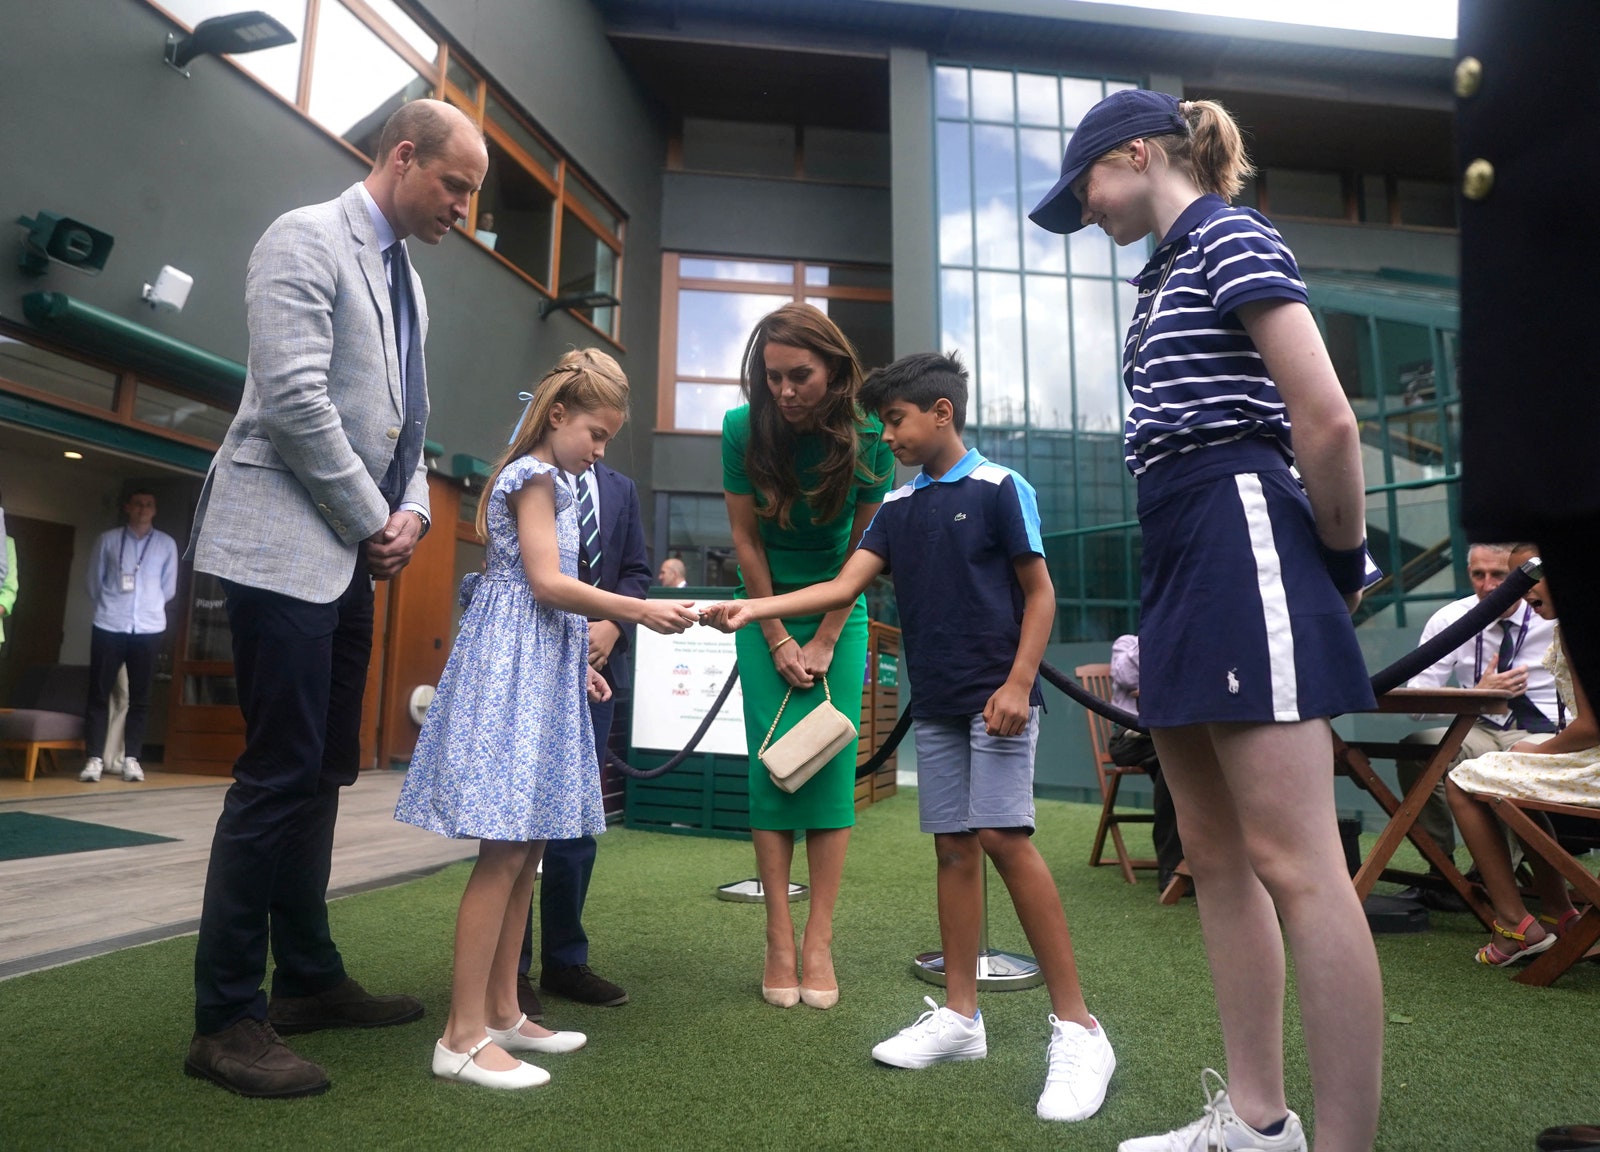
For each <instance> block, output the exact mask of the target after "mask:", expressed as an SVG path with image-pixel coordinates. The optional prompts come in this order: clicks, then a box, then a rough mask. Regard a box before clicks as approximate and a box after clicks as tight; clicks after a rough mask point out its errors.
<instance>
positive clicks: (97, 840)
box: [0, 812, 173, 860]
mask: <svg viewBox="0 0 1600 1152" xmlns="http://www.w3.org/2000/svg"><path fill="white" fill-rule="evenodd" d="M171 839H173V837H171V836H153V835H151V834H150V833H149V832H129V831H128V830H127V829H126V828H109V827H107V826H106V825H104V824H85V823H84V822H83V821H82V820H63V819H61V818H60V817H58V816H39V815H37V814H35V813H33V812H0V860H25V859H27V858H28V857H30V856H60V855H61V854H62V853H64V852H98V851H100V850H101V849H102V848H129V847H132V846H133V845H135V844H160V843H162V842H163V841H166V840H171Z"/></svg>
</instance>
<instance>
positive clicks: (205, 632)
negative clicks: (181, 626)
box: [184, 572, 233, 704]
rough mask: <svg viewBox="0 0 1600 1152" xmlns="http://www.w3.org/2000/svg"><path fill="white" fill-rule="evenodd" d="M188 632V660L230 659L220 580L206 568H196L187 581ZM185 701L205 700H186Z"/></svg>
mask: <svg viewBox="0 0 1600 1152" xmlns="http://www.w3.org/2000/svg"><path fill="white" fill-rule="evenodd" d="M189 595H190V596H191V597H192V598H193V599H192V601H191V603H190V605H189V636H188V640H187V642H186V643H185V644H184V657H185V659H187V660H190V661H195V662H199V661H211V660H216V661H219V662H221V663H225V664H231V663H233V633H232V632H231V631H230V630H229V628H228V606H227V601H226V599H225V598H224V596H223V593H222V581H221V580H220V579H218V578H217V577H216V576H213V575H211V574H210V573H209V572H196V573H195V574H194V581H193V582H192V584H191V585H190V589H189ZM185 703H189V704H201V703H209V701H205V700H186V701H185Z"/></svg>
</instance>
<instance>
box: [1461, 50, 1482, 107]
mask: <svg viewBox="0 0 1600 1152" xmlns="http://www.w3.org/2000/svg"><path fill="white" fill-rule="evenodd" d="M1482 84H1483V62H1482V61H1481V60H1479V59H1478V58H1477V57H1476V56H1463V57H1462V58H1461V62H1460V63H1459V64H1457V65H1456V95H1457V96H1459V97H1461V99H1463V100H1466V99H1468V98H1469V97H1472V96H1476V95H1477V94H1478V89H1479V88H1480V87H1481V86H1482Z"/></svg>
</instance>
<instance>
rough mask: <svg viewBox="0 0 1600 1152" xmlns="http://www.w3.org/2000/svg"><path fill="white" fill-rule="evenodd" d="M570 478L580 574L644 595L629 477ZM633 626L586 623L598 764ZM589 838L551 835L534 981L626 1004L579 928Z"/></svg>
mask: <svg viewBox="0 0 1600 1152" xmlns="http://www.w3.org/2000/svg"><path fill="white" fill-rule="evenodd" d="M567 481H568V483H569V484H572V483H575V484H576V486H577V488H576V491H575V493H574V495H575V496H576V497H577V507H578V513H579V519H580V524H579V526H578V575H579V577H580V578H581V579H585V580H588V581H589V582H590V583H591V584H594V585H595V586H596V587H598V588H600V589H601V590H602V591H605V592H615V593H616V594H617V595H619V596H635V597H638V598H639V599H641V600H642V599H644V594H645V591H646V590H647V589H648V588H649V587H650V559H649V556H648V555H647V554H646V552H645V546H644V524H643V522H642V521H641V520H640V518H639V490H638V489H637V488H636V487H634V483H633V481H632V480H630V479H628V477H626V476H624V475H623V474H622V473H621V472H618V471H616V470H615V469H613V468H609V467H607V466H606V465H605V464H603V463H601V462H600V461H598V460H597V461H595V463H594V465H593V466H592V467H591V468H589V469H588V470H587V471H585V472H581V473H579V474H578V475H577V476H575V477H568V478H567ZM632 647H633V628H632V627H631V626H630V627H624V626H622V625H619V624H616V623H613V622H612V621H610V620H591V621H589V663H590V665H591V666H593V667H594V669H595V670H596V671H597V672H599V673H600V674H601V675H602V676H604V677H605V678H606V683H607V684H609V685H611V693H612V694H611V697H610V698H609V699H607V700H604V701H598V702H597V701H595V700H592V699H591V700H590V701H589V717H590V719H591V720H592V721H593V722H594V744H595V753H596V756H597V760H598V763H599V764H600V766H601V767H602V768H603V767H604V766H605V762H606V743H607V741H608V740H609V738H610V735H611V720H612V717H613V716H615V714H616V709H617V704H618V702H619V701H620V700H623V699H624V698H625V697H627V695H628V694H629V691H630V689H631V685H632V682H631V681H630V679H629V671H630V665H629V651H630V650H631V649H632ZM594 858H595V839H594V837H593V836H580V837H579V838H578V839H576V840H549V841H546V843H545V849H544V872H543V874H542V876H541V877H540V882H539V966H540V972H539V986H540V987H541V988H543V989H545V990H546V991H548V992H554V993H556V994H557V995H559V996H565V997H566V998H567V999H569V1000H577V1001H579V1002H580V1003H584V1004H600V1005H604V1006H605V1007H608V1008H614V1007H616V1006H617V1005H619V1004H626V1003H627V1002H628V993H627V992H626V991H624V990H623V989H622V988H621V987H620V986H618V985H616V984H613V983H612V982H611V981H610V980H607V979H605V978H604V977H602V976H600V975H599V974H597V973H596V972H595V971H594V970H593V969H591V968H590V967H589V937H588V935H587V934H586V933H585V932H584V930H583V905H584V901H585V900H586V899H587V898H588V895H589V878H590V877H591V876H592V875H593V874H594ZM532 967H533V912H532V909H531V908H530V909H529V912H528V927H527V929H526V931H525V932H524V934H523V937H522V960H521V962H520V963H519V964H518V966H517V1004H518V1007H520V1008H521V1009H522V1011H524V1012H526V1013H527V1015H528V1019H529V1020H535V1021H537V1020H539V1019H540V1018H542V1017H543V1015H544V1006H543V1005H542V1004H541V1003H540V1002H539V995H538V993H537V992H535V991H534V989H533V981H532V979H531V978H530V976H529V972H530V970H531V969H532Z"/></svg>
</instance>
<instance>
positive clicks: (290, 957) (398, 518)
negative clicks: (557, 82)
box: [184, 100, 488, 1096]
mask: <svg viewBox="0 0 1600 1152" xmlns="http://www.w3.org/2000/svg"><path fill="white" fill-rule="evenodd" d="M378 152H379V158H378V160H377V162H376V163H375V164H374V166H373V169H372V172H371V174H370V175H368V177H367V178H366V180H365V181H363V182H362V183H359V184H356V185H353V186H352V187H351V188H349V189H347V190H346V191H345V193H344V194H343V195H342V196H340V197H339V198H338V199H337V200H332V201H329V202H328V203H326V204H316V205H312V206H311V207H308V208H300V209H297V210H295V211H293V212H290V213H288V214H287V215H285V216H282V217H280V218H279V219H278V220H276V221H275V222H274V223H273V224H272V226H271V227H270V228H268V229H267V231H266V234H265V235H263V236H262V237H261V240H260V241H259V242H258V243H257V245H256V248H255V251H254V252H253V253H252V254H251V257H250V266H249V272H248V274H247V277H246V282H245V305H246V309H247V311H248V316H249V328H250V357H249V372H248V375H247V376H246V378H245V387H244V397H243V400H242V401H241V402H240V405H239V412H238V415H237V416H235V417H234V420H233V425H232V427H230V428H229V429H228V434H227V436H226V438H224V440H223V442H222V447H221V448H220V449H219V450H218V452H217V456H216V459H215V460H214V461H213V462H212V465H211V471H210V473H209V474H208V475H207V477H206V482H205V486H204V488H203V489H202V490H201V493H200V504H199V508H198V509H197V511H196V513H195V527H194V539H193V543H192V544H191V550H192V553H193V556H194V565H195V569H196V570H197V571H200V572H210V573H214V574H215V575H217V576H218V577H220V578H221V580H222V586H223V590H224V592H225V594H226V597H227V610H228V624H229V627H230V628H231V630H232V633H233V655H234V673H235V676H236V678H237V683H238V690H239V707H240V709H241V710H242V711H243V712H244V717H245V733H246V737H245V750H244V754H243V755H242V756H240V757H239V759H238V761H237V762H236V763H235V764H234V769H233V777H234V783H233V786H232V787H231V788H229V789H228V795H227V799H226V800H225V801H224V804H223V810H222V815H221V817H220V818H219V819H218V821H217V830H216V836H215V839H214V840H213V841H212V846H211V861H210V867H209V869H208V871H207V873H206V890H205V902H204V905H203V908H202V911H201V916H200V937H199V941H198V944H197V946H196V949H195V1035H194V1039H193V1041H192V1042H191V1044H190V1046H189V1053H188V1057H187V1059H186V1060H185V1062H184V1068H185V1070H186V1071H187V1072H188V1073H189V1074H190V1075H192V1076H198V1077H201V1078H203V1079H207V1080H211V1081H213V1082H214V1083H217V1084H220V1085H221V1086H222V1087H224V1088H228V1089H230V1090H232V1091H234V1092H238V1093H239V1094H241V1095H244V1096H307V1095H312V1094H314V1093H317V1092H322V1091H325V1090H326V1089H327V1087H328V1077H327V1073H326V1072H324V1071H323V1069H322V1068H321V1067H319V1066H318V1065H316V1064H314V1063H312V1062H311V1061H309V1060H306V1059H304V1058H302V1057H301V1056H299V1055H297V1054H296V1053H295V1052H294V1051H293V1050H292V1049H290V1048H289V1047H288V1046H287V1045H286V1044H284V1042H283V1041H282V1040H281V1039H279V1035H280V1033H281V1034H291V1033H295V1032H310V1031H314V1030H317V1029H320V1028H339V1027H356V1028H371V1027H378V1026H382V1025H387V1024H401V1023H405V1022H406V1021H409V1020H415V1019H417V1018H418V1017H420V1016H421V1015H422V1004H421V1003H420V1002H419V1001H417V1000H415V999H413V998H412V997H409V996H373V995H371V994H369V993H368V992H366V991H365V990H364V989H363V988H362V987H361V986H360V985H359V984H357V983H356V982H355V981H354V980H352V979H350V978H349V977H348V976H347V975H346V973H345V970H344V964H343V961H342V960H341V959H340V956H339V951H338V949H337V948H336V947H335V946H334V943H333V940H332V937H331V936H330V934H329V931H328V909H327V888H328V871H329V866H330V861H331V856H332V851H333V827H334V821H335V818H336V817H337V814H338V808H339V789H340V788H342V787H344V786H346V785H349V784H351V783H353V782H354V781H355V778H356V774H357V768H358V761H359V759H360V720H361V701H362V696H363V693H364V691H365V688H366V671H367V663H368V659H369V657H370V654H371V650H372V604H373V584H372V582H373V580H374V579H377V580H383V579H388V578H389V577H392V576H394V575H395V574H396V573H398V572H399V571H400V570H401V569H402V568H404V567H405V565H406V563H407V562H408V561H409V560H410V558H411V552H412V549H413V547H414V546H415V545H416V542H417V540H418V539H420V537H421V535H422V533H424V532H425V531H427V528H428V487H427V471H426V468H425V466H424V465H423V462H422V436H423V430H424V427H425V424H426V421H427V413H428V399H427V390H426V382H425V378H424V370H423V354H422V349H423V341H424V339H425V338H426V336H427V329H428V311H427V306H426V304H425V303H424V300H423V295H422V283H421V281H420V280H418V279H417V277H416V275H415V274H414V273H413V272H412V271H411V268H410V263H409V260H408V259H407V256H406V252H405V245H404V243H403V241H404V240H405V239H406V238H407V237H413V238H415V239H417V240H420V241H422V242H423V243H426V244H437V243H439V241H441V240H443V239H444V237H445V236H447V235H448V234H449V232H450V229H451V227H452V226H453V225H454V223H455V221H456V220H457V219H459V218H461V217H463V216H465V215H466V213H467V209H468V205H469V202H470V199H471V196H472V194H473V193H474V192H475V191H476V190H477V189H478V187H479V186H480V185H481V184H482V183H483V179H484V176H485V173H486V172H487V169H488V155H487V152H486V151H485V148H484V143H483V137H482V135H481V134H480V133H479V131H478V129H477V128H476V127H475V126H474V125H473V124H472V123H471V121H469V120H468V119H467V118H466V117H465V116H463V115H462V114H461V113H460V112H458V111H456V110H455V109H454V108H451V107H450V106H449V105H448V104H443V103H439V102H437V101H428V100H419V101H415V102H413V103H410V104H407V105H404V106H403V107H401V108H400V109H399V110H398V111H397V112H395V113H394V115H393V116H391V117H390V118H389V121H388V123H387V124H386V125H385V126H384V129H383V133H382V136H381V137H380V140H379V145H378ZM269 938H270V943H271V948H272V953H273V959H274V961H275V968H274V972H273V979H272V997H271V1000H270V1002H269V1001H268V999H267V997H266V995H265V994H264V993H263V991H262V988H261V984H262V981H263V979H264V977H265V975H266V959H267V947H268V942H269Z"/></svg>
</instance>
